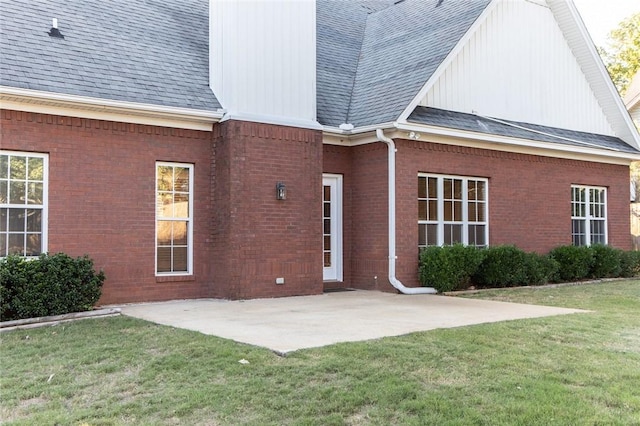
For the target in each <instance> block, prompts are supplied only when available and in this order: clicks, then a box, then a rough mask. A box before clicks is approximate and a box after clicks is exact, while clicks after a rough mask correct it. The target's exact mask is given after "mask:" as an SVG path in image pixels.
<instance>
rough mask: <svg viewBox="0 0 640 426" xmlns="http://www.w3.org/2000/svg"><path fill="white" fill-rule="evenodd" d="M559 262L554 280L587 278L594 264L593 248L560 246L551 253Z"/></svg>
mask: <svg viewBox="0 0 640 426" xmlns="http://www.w3.org/2000/svg"><path fill="white" fill-rule="evenodd" d="M549 256H550V257H551V258H552V259H554V260H555V261H557V262H558V264H559V269H558V273H557V275H556V276H555V277H554V281H577V280H581V279H584V278H587V277H588V276H589V274H590V272H591V266H592V265H593V257H594V256H593V250H591V248H590V247H586V246H579V247H578V246H560V247H556V248H554V249H553V250H551V252H550V253H549Z"/></svg>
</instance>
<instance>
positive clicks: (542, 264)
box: [525, 253, 560, 285]
mask: <svg viewBox="0 0 640 426" xmlns="http://www.w3.org/2000/svg"><path fill="white" fill-rule="evenodd" d="M525 267H526V270H527V284H528V285H542V284H546V283H548V282H550V281H553V279H554V277H555V276H556V274H557V273H558V270H559V269H560V264H559V263H558V262H557V261H556V260H555V259H552V258H551V257H549V256H548V255H543V254H538V253H527V254H526V257H525Z"/></svg>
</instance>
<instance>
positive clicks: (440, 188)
mask: <svg viewBox="0 0 640 426" xmlns="http://www.w3.org/2000/svg"><path fill="white" fill-rule="evenodd" d="M418 178H427V179H428V178H435V179H437V191H436V192H437V194H436V195H437V210H438V211H437V217H438V219H437V220H421V219H418V229H420V225H437V241H436V245H438V246H443V245H445V239H444V228H445V225H462V241H461V243H462V244H464V245H468V244H469V226H470V225H481V226H484V241H485V244H484V245H482V246H478V247H489V179H487V178H481V177H474V176H457V175H442V174H432V173H418ZM445 179H455V180H461V181H462V220H461V221H446V220H444V201H445V194H444V180H445ZM469 181H477V182H483V183H484V190H485V200H484V205H485V217H484V218H485V220H484V221H482V222H475V221H474V222H470V221H469V199H468V188H469V186H468V185H469ZM418 195H419V194H418ZM427 195H428V194H427ZM417 200H421V198H419V197H418V198H417ZM418 241H419V240H418ZM428 246H429V245H428V244H427V245H420V244H419V243H418V247H419V248H424V247H428Z"/></svg>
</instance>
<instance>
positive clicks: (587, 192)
mask: <svg viewBox="0 0 640 426" xmlns="http://www.w3.org/2000/svg"><path fill="white" fill-rule="evenodd" d="M571 239H572V242H573V245H574V246H590V245H592V244H607V189H606V188H603V187H597V186H584V185H571Z"/></svg>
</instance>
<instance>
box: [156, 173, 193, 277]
mask: <svg viewBox="0 0 640 426" xmlns="http://www.w3.org/2000/svg"><path fill="white" fill-rule="evenodd" d="M162 166H166V167H174V168H186V169H189V208H188V212H189V213H188V214H189V217H188V218H167V217H161V216H159V215H158V191H159V189H158V169H159V167H162ZM193 180H194V165H193V164H190V163H173V162H165V161H156V163H155V194H154V196H155V203H154V205H155V218H156V220H155V232H154V234H155V240H154V245H155V250H154V252H155V262H154V264H155V274H156V276H158V277H166V276H184V275H193V204H194V197H193V189H194V182H193ZM172 220H173V221H185V220H186V222H187V270H186V271H169V272H158V221H172Z"/></svg>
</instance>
